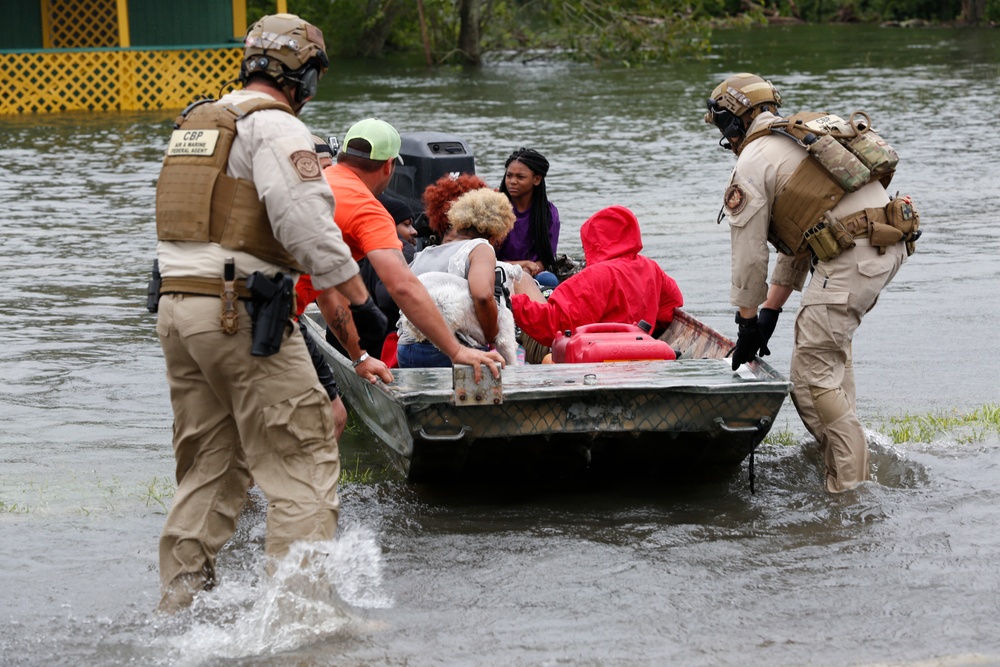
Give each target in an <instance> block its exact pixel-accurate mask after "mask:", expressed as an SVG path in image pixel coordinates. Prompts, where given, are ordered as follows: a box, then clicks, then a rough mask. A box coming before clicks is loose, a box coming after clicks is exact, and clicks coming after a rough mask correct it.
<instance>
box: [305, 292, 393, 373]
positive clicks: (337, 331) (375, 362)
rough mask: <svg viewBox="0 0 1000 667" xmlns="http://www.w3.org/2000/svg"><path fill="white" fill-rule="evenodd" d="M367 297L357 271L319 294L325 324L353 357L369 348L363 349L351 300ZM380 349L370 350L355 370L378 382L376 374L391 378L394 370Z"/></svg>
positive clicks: (360, 301) (356, 300) (353, 358)
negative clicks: (386, 363)
mask: <svg viewBox="0 0 1000 667" xmlns="http://www.w3.org/2000/svg"><path fill="white" fill-rule="evenodd" d="M367 299H368V289H367V288H366V287H365V284H364V282H363V281H362V280H361V278H360V277H358V276H357V275H355V276H354V277H353V278H351V279H350V280H348V281H347V282H345V283H341V284H340V285H337V286H336V287H331V288H330V289H327V290H323V291H322V292H320V294H319V296H317V297H316V305H317V306H319V311H320V312H321V313H322V314H323V319H324V320H326V325H327V326H328V327H330V331H332V332H333V335H334V336H336V337H337V340H339V341H340V344H341V345H343V346H344V349H345V350H346V351H347V353H348V354H349V355H350V357H351V359H352V360H357V359H360V358H361V355H362V354H364V353H365V352H366V350H363V349H361V343H360V341H361V339H360V337H359V336H358V330H357V329H356V328H355V326H354V317H353V316H352V315H351V309H350V307H351V304H352V303H356V304H362V303H364V302H365V301H366V300H367ZM379 352H380V350H373V351H369V352H368V354H369V355H370V356H369V357H368V358H367V359H366V360H365V361H363V362H362V363H360V364H358V365H357V366H356V367H355V369H354V370H355V372H356V373H357V374H358V375H359V376H361V377H363V378H365V379H366V380H368V381H369V382H375V380H376V378H381V379H382V381H383V382H392V373H390V372H389V368H388V367H387V366H386V365H385V364H384V363H382V361H380V360H379V358H378V355H379Z"/></svg>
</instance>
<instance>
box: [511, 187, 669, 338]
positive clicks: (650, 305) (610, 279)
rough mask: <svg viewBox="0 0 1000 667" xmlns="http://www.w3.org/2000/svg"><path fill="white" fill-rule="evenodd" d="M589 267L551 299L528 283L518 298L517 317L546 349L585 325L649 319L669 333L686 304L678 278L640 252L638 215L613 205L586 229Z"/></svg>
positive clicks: (582, 231) (583, 229)
mask: <svg viewBox="0 0 1000 667" xmlns="http://www.w3.org/2000/svg"><path fill="white" fill-rule="evenodd" d="M580 239H581V240H582V241H583V252H584V255H585V256H586V260H587V265H586V268H584V269H583V270H582V271H580V272H579V273H577V274H576V275H574V276H571V277H570V278H568V279H566V280H565V281H564V282H563V283H562V284H560V285H559V286H558V287H556V288H555V290H553V292H552V294H551V295H550V296H549V298H548V300H547V301H546V300H545V299H544V297H542V295H541V292H539V291H538V290H537V288H536V289H531V288H532V287H534V286H533V285H531V284H530V283H531V281H522V283H519V287H523V288H524V289H525V291H524V292H523V293H519V294H515V295H514V296H513V297H512V299H511V302H512V305H513V311H514V321H515V322H516V323H517V325H518V326H519V327H521V330H522V331H523V332H524V333H525V334H527V335H528V336H530V337H531V338H533V339H534V340H535V341H537V342H538V343H540V344H541V345H543V346H545V347H549V346H551V345H552V341H553V339H554V338H555V337H556V336H557V335H558V334H559V333H560V332H562V331H566V330H570V331H573V330H574V329H576V328H577V327H579V326H581V325H584V324H594V323H597V322H619V323H622V324H637V323H638V322H639V321H640V320H646V321H647V322H649V323H650V324H652V325H653V335H659V334H660V333H662V332H663V330H664V329H665V328H666V326H667V325H668V324H670V322H671V320H673V317H674V308H677V307H680V306H683V305H684V297H683V296H682V295H681V290H680V288H678V287H677V282H676V281H675V280H674V279H673V278H671V277H670V276H668V275H667V274H666V273H665V272H664V271H663V269H661V268H660V266H659V265H658V264H657V263H656V262H654V261H653V260H651V259H649V258H648V257H644V256H642V255H640V254H639V251H640V250H642V236H641V234H640V233H639V221H638V220H637V219H636V217H635V214H634V213H632V211H630V210H629V209H627V208H625V207H624V206H610V207H608V208H605V209H602V210H600V211H598V212H597V213H595V214H594V215H592V216H591V217H590V219H589V220H587V221H586V222H585V223H583V227H581V228H580Z"/></svg>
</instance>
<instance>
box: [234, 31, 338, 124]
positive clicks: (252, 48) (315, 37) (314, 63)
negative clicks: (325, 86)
mask: <svg viewBox="0 0 1000 667" xmlns="http://www.w3.org/2000/svg"><path fill="white" fill-rule="evenodd" d="M329 67H330V59H329V58H328V57H327V55H326V44H325V42H324V41H323V32H322V31H321V30H320V29H319V28H317V27H316V26H314V25H312V24H311V23H308V22H307V21H304V20H303V19H301V18H299V17H298V16H295V15H294V14H273V15H271V16H265V17H264V18H262V19H261V20H259V21H257V22H256V23H254V24H253V25H252V26H250V28H249V29H248V30H247V35H246V39H245V40H244V48H243V64H242V66H241V67H240V81H242V82H244V83H246V81H247V79H248V78H249V77H250V76H251V75H252V74H258V73H259V74H266V75H267V76H269V77H271V78H272V79H274V80H275V81H276V82H278V85H280V86H282V87H283V88H288V87H290V86H292V85H294V86H295V87H296V93H297V95H296V97H297V99H296V101H297V102H298V103H299V104H300V105H301V104H304V103H305V101H306V100H307V99H309V98H310V97H312V96H313V95H315V94H316V85H317V84H318V82H319V77H320V76H322V75H323V74H325V73H326V70H327V69H328V68H329Z"/></svg>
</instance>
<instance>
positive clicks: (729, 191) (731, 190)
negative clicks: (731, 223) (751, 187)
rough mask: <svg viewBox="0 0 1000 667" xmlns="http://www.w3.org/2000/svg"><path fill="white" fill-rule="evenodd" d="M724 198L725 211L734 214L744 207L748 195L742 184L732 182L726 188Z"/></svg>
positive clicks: (748, 198)
mask: <svg viewBox="0 0 1000 667" xmlns="http://www.w3.org/2000/svg"><path fill="white" fill-rule="evenodd" d="M724 199H725V202H726V211H728V212H729V213H730V214H732V215H736V214H737V213H739V212H740V211H742V210H743V209H744V208H746V205H747V202H748V201H749V200H750V197H748V196H747V191H746V190H744V189H743V186H742V185H740V184H738V183H733V184H732V185H730V186H729V187H728V188H726V195H725V197H724Z"/></svg>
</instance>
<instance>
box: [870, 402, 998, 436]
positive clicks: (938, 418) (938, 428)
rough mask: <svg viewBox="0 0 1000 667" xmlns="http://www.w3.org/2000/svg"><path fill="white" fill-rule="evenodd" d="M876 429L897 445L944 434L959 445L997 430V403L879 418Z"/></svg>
mask: <svg viewBox="0 0 1000 667" xmlns="http://www.w3.org/2000/svg"><path fill="white" fill-rule="evenodd" d="M879 430H880V431H883V432H885V433H886V434H887V435H888V436H889V437H890V438H892V441H893V443H894V444H897V445H898V444H901V443H904V442H932V441H933V440H934V439H936V438H940V437H941V436H943V435H945V434H948V435H949V436H950V437H952V438H954V439H955V441H956V442H958V443H961V444H971V443H974V442H982V441H983V440H984V439H986V437H987V436H988V435H989V434H991V433H1000V404H997V403H992V404H987V405H984V406H982V407H980V408H977V409H976V410H973V411H972V412H966V413H961V412H958V411H952V412H947V413H931V414H924V415H911V414H904V415H902V416H897V417H887V418H883V419H882V420H881V424H880V427H879Z"/></svg>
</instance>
